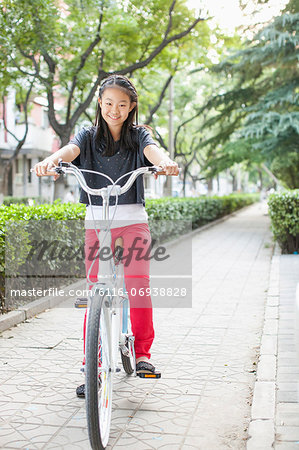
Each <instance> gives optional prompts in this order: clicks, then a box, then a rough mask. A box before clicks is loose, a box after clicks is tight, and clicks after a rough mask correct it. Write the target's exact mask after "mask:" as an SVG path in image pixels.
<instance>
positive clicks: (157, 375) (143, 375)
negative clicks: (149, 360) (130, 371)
mask: <svg viewBox="0 0 299 450" xmlns="http://www.w3.org/2000/svg"><path fill="white" fill-rule="evenodd" d="M136 375H137V376H138V377H139V378H161V372H156V373H137V374H136Z"/></svg>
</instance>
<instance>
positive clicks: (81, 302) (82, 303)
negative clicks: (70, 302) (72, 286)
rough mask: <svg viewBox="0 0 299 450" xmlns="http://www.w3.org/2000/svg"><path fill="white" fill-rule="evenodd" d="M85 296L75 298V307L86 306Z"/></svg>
mask: <svg viewBox="0 0 299 450" xmlns="http://www.w3.org/2000/svg"><path fill="white" fill-rule="evenodd" d="M87 301H88V299H87V298H77V300H75V308H87Z"/></svg>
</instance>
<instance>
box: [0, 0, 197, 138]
mask: <svg viewBox="0 0 299 450" xmlns="http://www.w3.org/2000/svg"><path fill="white" fill-rule="evenodd" d="M202 21H203V18H201V17H197V18H194V17H193V15H192V13H191V12H190V11H189V10H188V8H187V6H186V5H185V4H184V2H180V3H178V2H177V0H172V1H162V0H150V1H148V2H146V3H145V2H143V1H141V0H119V1H112V0H85V1H81V2H78V1H77V0H66V1H65V2H64V3H63V7H61V8H59V9H58V8H57V7H56V2H55V1H54V0H3V1H2V2H1V5H0V26H1V29H2V30H4V34H3V36H2V37H1V38H0V45H1V56H0V64H1V67H2V68H4V67H5V68H6V70H7V71H8V72H9V73H10V74H11V75H13V74H14V73H15V72H18V73H19V74H21V75H22V76H23V77H26V78H28V79H30V80H31V79H32V78H33V77H34V78H35V79H36V80H37V82H38V83H37V84H36V85H35V90H39V91H40V92H43V91H45V92H46V95H47V99H48V114H49V122H50V125H51V126H52V128H53V129H54V131H55V132H56V134H57V135H58V136H59V138H60V141H61V145H62V146H63V145H65V144H66V143H67V142H68V141H69V138H70V135H71V133H72V130H73V129H74V126H75V124H76V123H77V121H78V120H79V118H80V116H81V115H82V114H83V113H84V112H85V111H86V110H87V108H88V107H89V105H90V104H91V102H92V100H93V99H94V96H95V93H96V90H97V88H98V85H99V83H100V82H101V80H102V79H104V78H105V77H106V76H107V75H110V74H114V73H115V74H123V75H132V74H133V73H134V72H135V71H137V70H140V69H142V68H143V67H146V66H147V65H149V64H150V63H151V62H152V61H154V59H155V58H157V56H158V55H160V62H161V61H163V63H164V65H165V66H166V65H168V66H170V65H171V60H172V58H173V52H174V54H175V47H173V43H175V42H177V41H179V40H181V39H187V40H188V39H189V40H191V39H196V37H197V34H198V27H197V25H198V24H199V23H200V22H202ZM57 96H60V97H63V98H65V101H66V104H65V108H64V109H63V110H62V111H59V114H58V113H56V110H55V98H56V97H57Z"/></svg>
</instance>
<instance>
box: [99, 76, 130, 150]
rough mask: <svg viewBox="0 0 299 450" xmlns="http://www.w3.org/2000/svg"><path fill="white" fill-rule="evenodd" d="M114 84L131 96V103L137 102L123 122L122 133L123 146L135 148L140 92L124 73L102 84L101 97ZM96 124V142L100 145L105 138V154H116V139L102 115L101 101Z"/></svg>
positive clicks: (121, 143) (110, 77)
mask: <svg viewBox="0 0 299 450" xmlns="http://www.w3.org/2000/svg"><path fill="white" fill-rule="evenodd" d="M113 86H119V87H120V88H121V89H122V90H124V91H125V92H126V94H127V95H128V96H129V98H130V101H131V103H132V102H136V105H135V107H134V108H133V109H132V111H130V113H129V115H128V117H127V119H126V120H125V121H124V123H123V126H122V129H121V135H120V146H121V147H122V148H127V149H129V150H134V149H135V146H136V142H134V139H133V133H132V130H133V128H134V127H137V126H138V125H137V124H138V94H137V91H136V88H135V86H134V85H133V83H132V82H131V81H130V80H129V78H127V77H125V76H123V75H110V76H109V77H108V78H106V79H105V80H104V81H103V82H102V84H101V85H100V88H99V98H100V99H102V96H103V93H104V90H105V89H106V88H110V87H113ZM134 120H135V121H134ZM94 125H95V127H96V128H97V130H96V136H95V139H96V144H97V145H100V143H101V141H102V139H104V142H105V150H104V152H103V156H112V155H114V154H115V150H116V147H115V141H114V139H113V137H112V134H111V132H110V130H109V127H108V125H107V122H106V121H105V120H104V118H103V116H102V112H101V107H100V105H99V102H98V104H97V111H96V119H95V123H94Z"/></svg>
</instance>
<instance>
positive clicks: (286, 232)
mask: <svg viewBox="0 0 299 450" xmlns="http://www.w3.org/2000/svg"><path fill="white" fill-rule="evenodd" d="M268 206H269V216H270V219H271V229H272V232H273V235H274V238H275V240H276V241H277V242H278V243H279V245H280V247H281V251H282V253H295V254H298V252H299V189H295V190H292V191H285V192H281V193H279V192H276V193H273V194H270V195H269V199H268Z"/></svg>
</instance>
